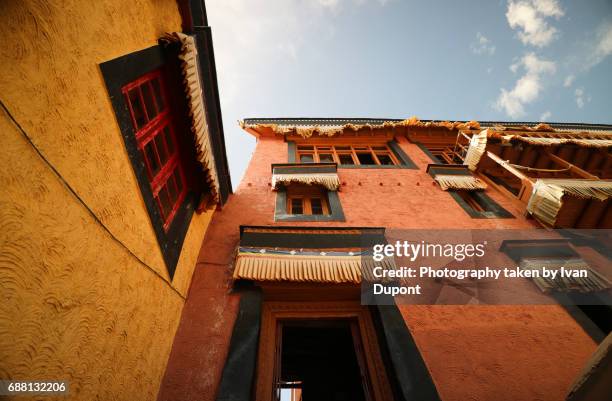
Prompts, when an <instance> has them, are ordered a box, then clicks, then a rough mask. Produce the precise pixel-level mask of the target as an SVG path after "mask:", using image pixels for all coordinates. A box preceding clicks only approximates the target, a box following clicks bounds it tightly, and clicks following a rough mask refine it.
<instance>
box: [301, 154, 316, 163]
mask: <svg viewBox="0 0 612 401" xmlns="http://www.w3.org/2000/svg"><path fill="white" fill-rule="evenodd" d="M300 163H314V155H312V154H301V155H300Z"/></svg>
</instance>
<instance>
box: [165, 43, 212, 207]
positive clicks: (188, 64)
mask: <svg viewBox="0 0 612 401" xmlns="http://www.w3.org/2000/svg"><path fill="white" fill-rule="evenodd" d="M164 39H165V40H167V41H172V42H178V43H179V44H180V54H179V59H180V60H181V73H182V74H183V85H184V87H183V89H184V91H185V95H186V97H187V105H188V108H189V116H190V117H191V132H192V133H193V136H194V139H195V146H196V153H197V160H198V162H199V163H200V164H201V165H202V166H203V167H204V170H205V172H206V181H207V184H208V186H209V187H210V189H211V192H212V195H213V198H214V200H215V202H218V201H219V193H220V191H219V178H218V176H217V169H216V167H215V157H214V155H213V150H212V146H211V141H210V136H209V130H208V124H207V123H206V110H205V105H204V97H203V94H202V86H201V81H200V71H199V69H198V52H197V50H196V46H195V41H194V39H193V37H191V36H189V35H185V34H183V33H180V32H173V33H170V34H166V36H165V37H164Z"/></svg>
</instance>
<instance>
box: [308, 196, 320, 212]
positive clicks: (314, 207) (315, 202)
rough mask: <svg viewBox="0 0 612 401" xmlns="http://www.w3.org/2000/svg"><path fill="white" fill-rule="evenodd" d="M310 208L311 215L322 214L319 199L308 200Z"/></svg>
mask: <svg viewBox="0 0 612 401" xmlns="http://www.w3.org/2000/svg"><path fill="white" fill-rule="evenodd" d="M310 208H311V209H312V214H323V203H322V202H321V199H319V198H312V199H311V200H310Z"/></svg>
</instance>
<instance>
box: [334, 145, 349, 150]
mask: <svg viewBox="0 0 612 401" xmlns="http://www.w3.org/2000/svg"><path fill="white" fill-rule="evenodd" d="M336 150H351V147H350V146H336Z"/></svg>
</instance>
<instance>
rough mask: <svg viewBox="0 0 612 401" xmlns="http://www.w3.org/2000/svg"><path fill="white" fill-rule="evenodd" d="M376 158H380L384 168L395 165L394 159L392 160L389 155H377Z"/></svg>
mask: <svg viewBox="0 0 612 401" xmlns="http://www.w3.org/2000/svg"><path fill="white" fill-rule="evenodd" d="M376 157H377V158H378V161H379V162H380V164H381V165H382V166H392V165H394V164H395V163H393V159H392V158H391V156H389V155H388V154H384V153H383V154H376Z"/></svg>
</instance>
